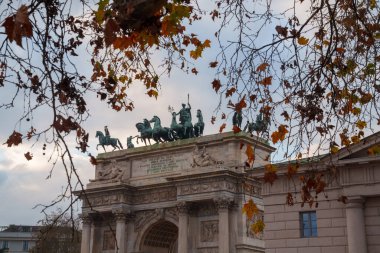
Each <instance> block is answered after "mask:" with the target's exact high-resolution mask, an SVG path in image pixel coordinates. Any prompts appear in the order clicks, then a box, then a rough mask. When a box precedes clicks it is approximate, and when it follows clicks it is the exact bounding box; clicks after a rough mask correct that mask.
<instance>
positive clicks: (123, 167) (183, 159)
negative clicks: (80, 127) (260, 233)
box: [77, 133, 273, 253]
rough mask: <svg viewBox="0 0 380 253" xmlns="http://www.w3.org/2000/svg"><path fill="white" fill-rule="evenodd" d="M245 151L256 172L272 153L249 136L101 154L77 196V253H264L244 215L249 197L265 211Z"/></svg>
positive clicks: (213, 137)
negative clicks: (248, 171)
mask: <svg viewBox="0 0 380 253" xmlns="http://www.w3.org/2000/svg"><path fill="white" fill-rule="evenodd" d="M243 144H244V145H248V144H250V145H252V146H253V148H254V150H255V155H256V160H255V166H256V167H260V166H263V165H264V164H265V163H267V161H266V160H267V159H266V158H267V157H268V156H269V155H270V153H271V152H272V151H273V148H271V147H270V146H268V145H267V144H265V142H263V141H262V140H258V139H255V138H253V137H251V136H250V135H248V134H245V133H240V134H233V133H225V134H217V135H210V136H203V137H199V138H192V139H187V140H179V141H175V142H171V143H163V144H156V145H152V146H147V147H139V148H134V149H128V150H122V151H115V152H110V153H104V154H100V155H99V156H98V157H97V161H98V165H97V166H96V169H95V178H94V179H93V180H91V182H90V183H89V184H88V185H87V189H86V191H85V193H81V192H78V193H77V195H79V196H80V197H81V198H82V200H83V203H84V204H83V208H82V218H83V232H82V248H81V252H82V253H90V252H91V253H111V252H112V253H114V252H119V253H126V252H128V253H130V252H131V253H132V252H134V253H138V252H139V253H142V252H144V253H161V252H162V253H176V252H180V253H187V252H188V253H254V252H264V242H263V240H262V238H261V237H257V236H253V235H252V234H251V233H249V224H247V221H246V218H245V216H244V215H243V214H242V211H241V210H242V205H243V204H244V203H245V201H246V199H247V198H253V199H254V201H255V202H256V203H257V204H258V206H259V208H260V209H263V205H262V200H261V196H260V192H261V185H260V183H258V182H257V181H255V180H253V179H251V178H249V177H247V175H246V173H245V169H246V168H245V164H246V159H247V157H246V154H245V149H244V148H243V149H242V148H241V147H242V145H243ZM243 182H244V183H243Z"/></svg>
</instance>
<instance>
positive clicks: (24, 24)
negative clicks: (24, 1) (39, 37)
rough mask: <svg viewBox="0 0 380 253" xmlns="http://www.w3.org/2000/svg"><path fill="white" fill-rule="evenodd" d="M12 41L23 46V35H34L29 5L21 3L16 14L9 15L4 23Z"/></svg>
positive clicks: (28, 36)
mask: <svg viewBox="0 0 380 253" xmlns="http://www.w3.org/2000/svg"><path fill="white" fill-rule="evenodd" d="M2 26H4V28H5V33H6V34H7V37H8V39H9V41H10V42H12V41H15V42H16V43H17V45H19V46H20V47H22V37H27V38H30V37H32V36H33V30H32V28H33V27H32V23H31V22H30V20H29V16H28V7H27V6H26V5H21V7H20V8H19V9H18V10H17V12H16V14H15V15H12V16H10V17H7V18H6V19H5V21H4V23H3V24H2Z"/></svg>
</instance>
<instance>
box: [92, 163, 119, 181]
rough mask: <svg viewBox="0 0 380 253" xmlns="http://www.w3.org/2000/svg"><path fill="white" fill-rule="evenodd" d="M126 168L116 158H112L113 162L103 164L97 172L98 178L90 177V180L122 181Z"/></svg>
mask: <svg viewBox="0 0 380 253" xmlns="http://www.w3.org/2000/svg"><path fill="white" fill-rule="evenodd" d="M125 171H126V168H123V166H122V164H120V163H118V162H117V161H116V160H112V162H111V164H109V165H107V166H102V167H101V169H99V171H98V172H97V176H96V179H94V180H92V179H90V182H96V181H106V182H121V181H122V179H123V176H124V172H125Z"/></svg>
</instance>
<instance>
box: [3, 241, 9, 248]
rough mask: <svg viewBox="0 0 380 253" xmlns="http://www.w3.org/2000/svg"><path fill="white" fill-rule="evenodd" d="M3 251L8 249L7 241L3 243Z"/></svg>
mask: <svg viewBox="0 0 380 253" xmlns="http://www.w3.org/2000/svg"><path fill="white" fill-rule="evenodd" d="M2 248H3V249H7V248H8V241H3V247H2Z"/></svg>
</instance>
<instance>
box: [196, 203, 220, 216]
mask: <svg viewBox="0 0 380 253" xmlns="http://www.w3.org/2000/svg"><path fill="white" fill-rule="evenodd" d="M215 215H218V209H217V208H216V205H215V203H214V202H211V201H210V202H205V203H203V204H202V205H199V206H198V217H204V216H215Z"/></svg>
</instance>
